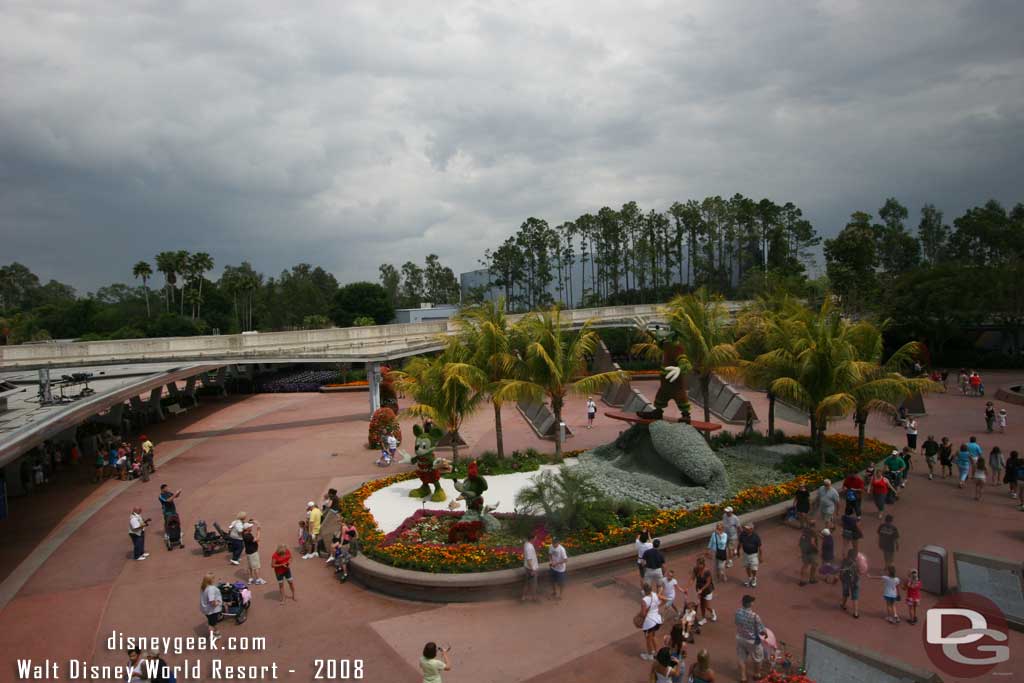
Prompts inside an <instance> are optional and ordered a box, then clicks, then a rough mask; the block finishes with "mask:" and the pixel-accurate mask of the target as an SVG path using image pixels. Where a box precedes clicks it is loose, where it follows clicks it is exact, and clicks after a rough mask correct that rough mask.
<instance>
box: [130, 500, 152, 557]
mask: <svg viewBox="0 0 1024 683" xmlns="http://www.w3.org/2000/svg"><path fill="white" fill-rule="evenodd" d="M147 524H149V520H146V519H143V518H142V508H140V507H134V508H132V515H131V517H129V518H128V537H129V538H130V539H132V559H133V560H144V559H146V558H147V557H149V553H147V552H146V525H147Z"/></svg>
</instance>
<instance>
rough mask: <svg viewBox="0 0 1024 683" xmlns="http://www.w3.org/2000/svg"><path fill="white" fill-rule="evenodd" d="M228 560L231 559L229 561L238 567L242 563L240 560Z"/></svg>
mask: <svg viewBox="0 0 1024 683" xmlns="http://www.w3.org/2000/svg"><path fill="white" fill-rule="evenodd" d="M228 561H229V562H230V563H231V564H233V565H235V566H236V567H237V566H238V565H239V564H240V562H239V561H238V560H228Z"/></svg>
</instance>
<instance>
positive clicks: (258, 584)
mask: <svg viewBox="0 0 1024 683" xmlns="http://www.w3.org/2000/svg"><path fill="white" fill-rule="evenodd" d="M253 583H255V584H256V585H257V586H262V585H263V584H265V583H266V581H265V580H263V579H256V580H255V581H253Z"/></svg>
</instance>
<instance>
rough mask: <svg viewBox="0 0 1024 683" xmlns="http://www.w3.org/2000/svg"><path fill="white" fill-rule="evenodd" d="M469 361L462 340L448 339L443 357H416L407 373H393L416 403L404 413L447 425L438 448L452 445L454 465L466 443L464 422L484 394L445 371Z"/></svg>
mask: <svg viewBox="0 0 1024 683" xmlns="http://www.w3.org/2000/svg"><path fill="white" fill-rule="evenodd" d="M470 358H471V353H470V350H469V349H468V348H467V347H466V346H464V345H463V344H462V342H461V340H460V339H458V338H457V337H449V338H448V339H447V340H446V346H445V349H444V351H443V352H442V353H441V355H439V356H435V357H433V358H427V357H424V356H416V357H415V358H413V359H412V360H411V361H409V364H408V365H407V366H406V367H405V370H392V371H391V373H390V376H391V379H392V381H393V382H394V383H395V388H397V389H399V390H400V391H402V392H404V393H405V394H407V395H408V396H411V397H412V399H413V400H414V401H416V403H414V404H413V405H412V406H410V407H409V408H407V409H405V410H403V411H402V413H403V414H405V415H413V416H416V417H420V418H424V417H426V418H430V419H431V420H432V421H433V422H436V423H437V424H440V425H444V428H445V435H444V437H442V439H441V441H439V442H438V445H439V446H446V445H447V446H451V448H452V464H457V463H458V460H459V446H462V445H464V444H465V441H463V440H462V437H461V436H460V435H459V428H460V427H461V426H462V421H463V420H464V419H465V418H466V417H467V416H468V415H470V414H471V413H472V412H473V411H474V410H476V409H477V408H478V407H479V405H480V402H481V400H483V399H484V398H485V394H484V393H482V392H481V391H479V390H477V389H475V388H473V387H471V386H469V385H468V384H467V383H466V382H463V381H460V380H459V379H458V378H457V377H454V376H453V377H451V378H447V377H445V368H446V366H448V365H449V364H450V363H467V362H469V360H470Z"/></svg>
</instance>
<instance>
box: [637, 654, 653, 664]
mask: <svg viewBox="0 0 1024 683" xmlns="http://www.w3.org/2000/svg"><path fill="white" fill-rule="evenodd" d="M640 659H642V660H644V661H645V662H653V661H654V655H652V654H651V653H650V652H641V653H640Z"/></svg>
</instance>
